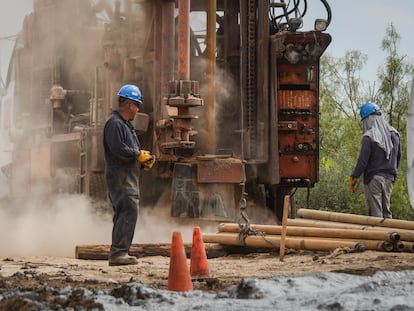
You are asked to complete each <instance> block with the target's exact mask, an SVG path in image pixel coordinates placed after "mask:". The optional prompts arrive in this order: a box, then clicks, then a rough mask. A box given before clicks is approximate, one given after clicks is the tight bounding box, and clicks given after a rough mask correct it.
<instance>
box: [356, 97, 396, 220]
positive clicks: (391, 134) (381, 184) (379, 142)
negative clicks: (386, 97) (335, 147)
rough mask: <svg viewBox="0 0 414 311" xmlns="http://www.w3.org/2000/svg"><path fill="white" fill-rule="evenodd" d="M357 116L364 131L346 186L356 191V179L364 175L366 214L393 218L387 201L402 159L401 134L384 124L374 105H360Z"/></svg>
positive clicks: (379, 112)
mask: <svg viewBox="0 0 414 311" xmlns="http://www.w3.org/2000/svg"><path fill="white" fill-rule="evenodd" d="M360 116H361V122H362V132H363V136H362V143H361V150H360V153H359V157H358V162H357V164H356V166H355V169H354V171H353V172H352V174H351V177H350V179H349V186H350V188H351V190H352V191H353V192H355V191H356V184H357V181H358V178H359V177H360V176H361V175H362V174H363V176H364V193H365V204H366V207H367V209H368V213H369V215H370V216H375V217H382V218H392V212H391V208H390V199H391V193H392V189H393V185H394V182H395V179H396V178H397V171H398V167H399V165H400V160H401V143H400V135H399V133H398V131H397V130H396V129H395V128H393V127H392V126H391V125H389V124H388V123H387V121H385V119H384V118H383V116H382V115H381V109H380V107H379V106H378V105H377V104H375V103H372V102H368V103H365V104H363V105H362V106H361V108H360Z"/></svg>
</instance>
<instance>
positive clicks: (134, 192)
mask: <svg viewBox="0 0 414 311" xmlns="http://www.w3.org/2000/svg"><path fill="white" fill-rule="evenodd" d="M138 167H139V166H138V165H136V166H133V167H131V166H126V167H125V166H124V167H120V166H107V167H106V172H105V173H106V183H107V187H108V196H109V199H110V201H111V203H112V208H113V210H114V217H113V229H112V244H111V249H110V252H109V257H110V258H111V257H115V256H120V255H126V254H128V251H129V248H130V247H131V243H132V239H133V238H134V233H135V226H136V223H137V220H138V208H139V168H138Z"/></svg>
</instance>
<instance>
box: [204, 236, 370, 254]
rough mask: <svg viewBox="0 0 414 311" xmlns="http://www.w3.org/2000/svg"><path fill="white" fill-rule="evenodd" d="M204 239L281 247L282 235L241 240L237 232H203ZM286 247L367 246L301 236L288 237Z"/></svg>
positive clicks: (226, 242) (331, 249)
mask: <svg viewBox="0 0 414 311" xmlns="http://www.w3.org/2000/svg"><path fill="white" fill-rule="evenodd" d="M203 241H204V242H206V243H220V244H225V245H245V246H252V247H264V248H280V236H274V235H272V236H259V235H250V236H247V237H246V239H245V240H244V243H243V242H241V241H240V240H239V235H238V234H236V233H215V234H203ZM285 243H286V247H287V248H292V249H301V250H311V251H333V250H334V249H336V248H339V247H349V248H351V249H357V250H359V251H364V250H365V246H364V245H363V244H361V243H358V242H354V241H338V240H327V239H321V238H299V237H287V238H286V241H285Z"/></svg>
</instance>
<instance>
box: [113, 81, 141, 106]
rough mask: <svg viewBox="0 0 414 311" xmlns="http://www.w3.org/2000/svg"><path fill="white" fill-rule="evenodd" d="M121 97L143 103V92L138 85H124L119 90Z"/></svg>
mask: <svg viewBox="0 0 414 311" xmlns="http://www.w3.org/2000/svg"><path fill="white" fill-rule="evenodd" d="M118 96H119V97H123V98H127V99H130V100H133V101H134V102H137V103H138V104H140V105H142V94H141V91H140V90H139V88H138V86H135V85H133V84H125V85H123V86H122V87H121V88H120V89H119V92H118Z"/></svg>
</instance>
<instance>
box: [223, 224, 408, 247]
mask: <svg viewBox="0 0 414 311" xmlns="http://www.w3.org/2000/svg"><path fill="white" fill-rule="evenodd" d="M250 229H251V230H253V231H258V232H264V233H266V234H270V235H281V232H282V227H281V226H274V225H253V224H252V225H250ZM286 230H287V235H290V236H303V237H326V238H328V237H329V238H340V239H364V240H365V239H366V240H382V241H387V242H396V241H399V240H400V235H399V234H398V233H397V232H382V231H368V230H355V229H345V230H344V229H335V228H311V227H290V226H289V225H288V227H287V228H286ZM218 231H219V232H235V233H239V232H240V227H239V225H238V224H230V223H222V224H219V226H218Z"/></svg>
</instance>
